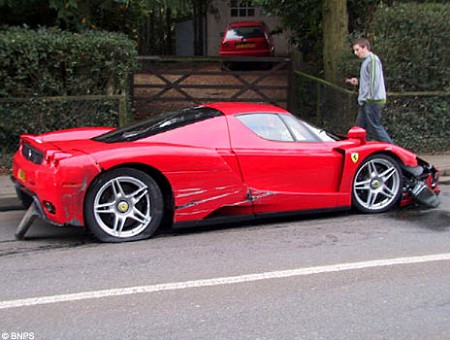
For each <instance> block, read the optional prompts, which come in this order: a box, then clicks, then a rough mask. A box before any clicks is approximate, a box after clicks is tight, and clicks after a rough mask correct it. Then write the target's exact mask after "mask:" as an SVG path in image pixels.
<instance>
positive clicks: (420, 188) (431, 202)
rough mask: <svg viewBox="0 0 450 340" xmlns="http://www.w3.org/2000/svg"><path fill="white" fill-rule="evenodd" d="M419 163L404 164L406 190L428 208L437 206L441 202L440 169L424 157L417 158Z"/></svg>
mask: <svg viewBox="0 0 450 340" xmlns="http://www.w3.org/2000/svg"><path fill="white" fill-rule="evenodd" d="M417 163H418V165H417V166H415V167H412V166H403V167H402V169H403V175H404V178H405V182H404V184H405V186H404V191H405V193H407V194H408V195H409V196H410V197H411V198H412V199H413V200H414V201H416V202H417V203H419V204H421V205H423V206H426V207H428V208H436V207H438V206H439V204H440V203H441V201H440V199H439V197H438V195H439V193H440V190H439V187H438V180H439V171H438V170H437V169H436V168H435V167H434V166H432V165H431V164H429V163H427V162H425V161H424V160H423V159H420V158H417Z"/></svg>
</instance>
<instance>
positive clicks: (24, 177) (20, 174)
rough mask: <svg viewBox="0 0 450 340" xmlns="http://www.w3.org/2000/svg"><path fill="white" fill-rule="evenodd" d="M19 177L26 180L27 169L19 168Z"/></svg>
mask: <svg viewBox="0 0 450 340" xmlns="http://www.w3.org/2000/svg"><path fill="white" fill-rule="evenodd" d="M17 178H19V179H20V180H21V181H22V182H25V180H26V178H27V176H26V175H25V171H23V170H22V169H19V171H17Z"/></svg>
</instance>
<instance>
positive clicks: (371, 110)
mask: <svg viewBox="0 0 450 340" xmlns="http://www.w3.org/2000/svg"><path fill="white" fill-rule="evenodd" d="M383 109H384V104H375V103H364V104H363V105H362V106H360V107H359V111H358V117H356V125H358V126H360V127H362V128H363V129H365V130H366V131H367V133H368V134H369V135H372V136H373V137H374V138H375V139H376V140H379V141H381V142H387V143H392V139H391V137H389V135H388V133H387V132H386V130H385V129H384V127H383V125H381V112H382V111H383Z"/></svg>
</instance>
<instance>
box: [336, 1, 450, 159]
mask: <svg viewBox="0 0 450 340" xmlns="http://www.w3.org/2000/svg"><path fill="white" fill-rule="evenodd" d="M406 2H407V3H405V1H402V2H401V3H400V2H395V3H394V4H393V5H392V6H389V7H385V6H381V7H379V9H378V10H377V11H376V13H375V15H374V17H373V21H372V22H371V24H370V25H369V26H368V27H367V33H366V34H364V35H365V36H367V37H369V39H370V40H371V42H372V50H373V51H374V52H375V53H376V54H377V55H379V56H380V58H381V59H382V61H383V67H384V76H385V80H386V86H387V90H388V105H387V107H386V110H385V113H384V115H383V116H384V120H385V125H386V127H387V128H388V129H389V133H390V134H391V136H392V137H393V138H394V140H395V141H396V143H398V144H400V145H402V146H404V147H407V148H410V149H412V150H414V151H416V152H432V151H448V150H450V133H449V130H448V128H447V127H448V125H449V122H450V96H449V95H448V94H447V95H439V94H435V95H433V96H430V97H424V96H415V95H414V94H411V95H410V96H407V97H406V96H401V97H400V96H396V95H394V94H393V93H395V92H400V93H404V92H412V93H415V92H435V91H438V92H449V91H450V53H449V47H448V46H450V36H449V34H448V32H450V20H449V19H450V4H448V2H446V3H430V2H426V1H424V2H423V3H413V2H409V1H406ZM424 32H425V34H424ZM361 35H363V33H362V32H353V34H352V35H351V36H350V37H349V49H348V51H346V52H345V53H344V55H343V56H341V59H340V60H341V63H340V65H341V69H342V70H343V73H344V74H345V75H347V76H358V75H359V68H360V65H361V61H360V60H358V59H357V58H356V57H355V56H352V53H351V50H350V46H351V42H350V41H353V40H354V39H355V38H357V37H359V36H361Z"/></svg>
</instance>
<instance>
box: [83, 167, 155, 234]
mask: <svg viewBox="0 0 450 340" xmlns="http://www.w3.org/2000/svg"><path fill="white" fill-rule="evenodd" d="M163 208H164V203H163V196H162V193H161V190H160V188H159V186H158V184H157V183H156V182H155V180H153V178H152V177H150V176H149V175H147V174H146V173H144V172H142V171H139V170H136V169H131V168H120V169H116V170H112V171H109V172H106V173H104V174H102V175H100V176H99V177H98V178H97V179H96V180H95V181H94V182H93V183H92V185H91V186H90V187H89V189H88V192H87V194H86V199H85V202H84V216H85V221H86V225H87V227H88V228H89V230H90V231H91V232H92V233H93V234H94V236H95V237H96V238H97V239H98V240H100V241H102V242H127V241H137V240H143V239H147V238H149V237H151V236H152V235H153V234H154V233H155V231H156V229H158V227H159V226H160V224H161V219H162V216H163Z"/></svg>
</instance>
